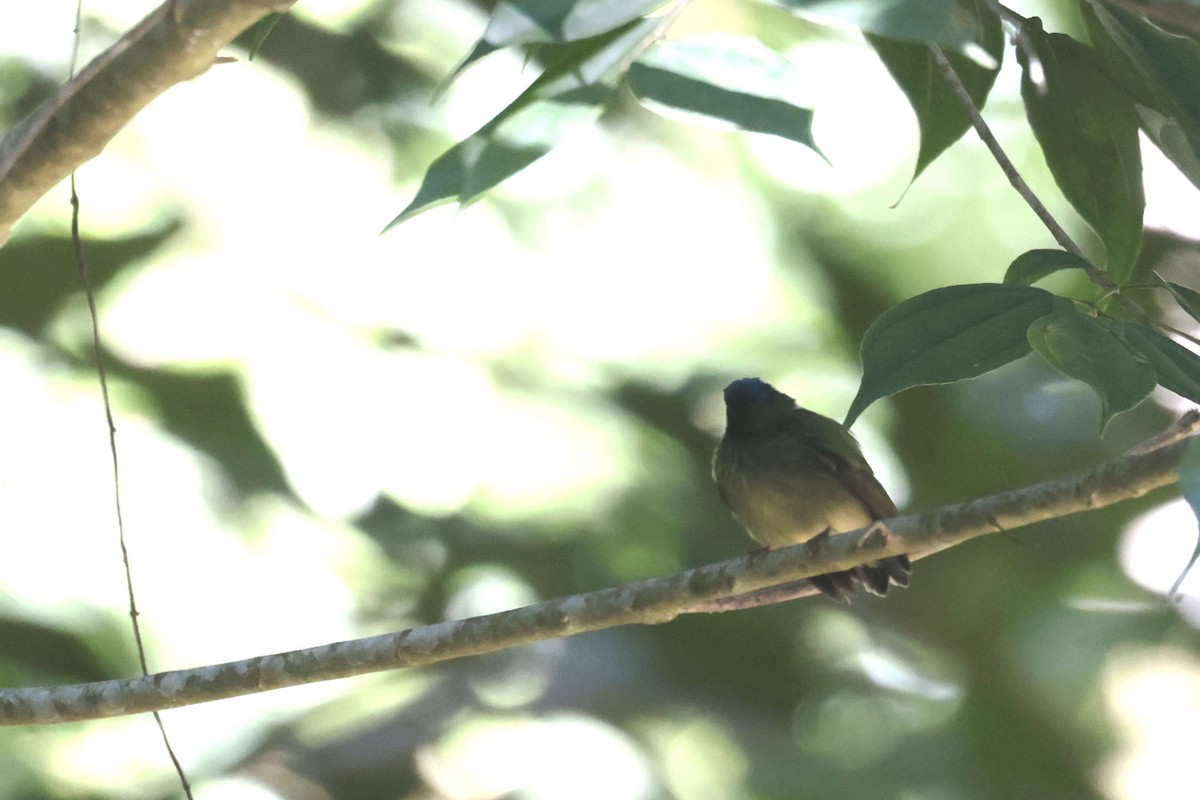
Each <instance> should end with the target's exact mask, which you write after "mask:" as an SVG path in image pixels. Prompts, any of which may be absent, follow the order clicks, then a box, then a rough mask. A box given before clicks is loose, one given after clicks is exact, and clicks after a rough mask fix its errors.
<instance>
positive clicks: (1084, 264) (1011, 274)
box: [1004, 250, 1092, 286]
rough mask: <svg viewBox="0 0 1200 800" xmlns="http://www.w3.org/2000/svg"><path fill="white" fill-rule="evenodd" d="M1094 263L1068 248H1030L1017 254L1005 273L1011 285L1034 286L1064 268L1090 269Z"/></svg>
mask: <svg viewBox="0 0 1200 800" xmlns="http://www.w3.org/2000/svg"><path fill="white" fill-rule="evenodd" d="M1091 266H1092V265H1091V264H1090V263H1088V261H1087V259H1083V258H1080V257H1079V256H1077V255H1075V254H1074V253H1068V252H1067V251H1066V250H1030V251H1028V252H1025V253H1021V255H1019V256H1017V257H1016V258H1015V259H1014V260H1013V262H1012V263H1011V264H1009V265H1008V271H1007V272H1005V273H1004V282H1005V283H1006V284H1008V285H1010V286H1013V285H1021V286H1032V285H1033V284H1035V283H1037V282H1038V281H1040V280H1041V279H1042V278H1044V277H1046V276H1047V275H1053V274H1054V273H1055V272H1059V271H1061V270H1064V269H1088V268H1089V267H1091Z"/></svg>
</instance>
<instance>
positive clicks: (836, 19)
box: [764, 0, 973, 49]
mask: <svg viewBox="0 0 1200 800" xmlns="http://www.w3.org/2000/svg"><path fill="white" fill-rule="evenodd" d="M764 1H765V2H768V3H770V4H771V5H776V6H779V7H781V8H784V9H787V10H788V11H790V12H791V13H793V14H796V15H798V16H802V17H806V18H808V19H812V20H814V21H815V22H820V23H832V24H835V25H849V26H852V27H855V28H858V29H859V30H861V31H863V32H864V33H876V34H879V35H880V36H887V37H889V38H892V39H910V40H912V41H918V42H938V43H939V44H944V45H949V46H950V47H953V48H956V49H957V48H959V47H962V46H963V45H966V44H967V43H969V42H971V41H972V38H971V36H972V33H973V31H972V29H971V24H970V21H968V20H964V19H963V18H962V16H961V14H960V13H959V12H958V11H957V10H956V9H955V0H764Z"/></svg>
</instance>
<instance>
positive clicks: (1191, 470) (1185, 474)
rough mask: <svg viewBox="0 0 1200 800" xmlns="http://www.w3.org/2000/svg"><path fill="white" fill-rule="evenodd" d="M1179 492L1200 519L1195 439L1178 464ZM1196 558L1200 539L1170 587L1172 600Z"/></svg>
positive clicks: (1199, 447)
mask: <svg viewBox="0 0 1200 800" xmlns="http://www.w3.org/2000/svg"><path fill="white" fill-rule="evenodd" d="M1179 492H1180V494H1182V495H1183V499H1184V500H1186V501H1187V504H1188V505H1189V506H1191V508H1192V513H1193V514H1194V515H1196V517H1197V518H1198V519H1200V445H1197V444H1196V440H1195V439H1191V440H1189V441H1188V443H1187V450H1186V452H1184V454H1183V458H1182V459H1181V460H1180V462H1179ZM1197 558H1200V539H1198V540H1197V541H1196V547H1195V548H1194V549H1193V550H1192V557H1191V559H1190V560H1189V561H1188V563H1187V566H1185V567H1184V568H1183V571H1182V572H1180V573H1179V577H1178V578H1176V579H1175V584H1174V585H1173V586H1171V591H1170V592H1169V594H1170V596H1171V598H1172V599H1176V597H1177V595H1178V593H1179V587H1180V586H1181V585H1182V584H1183V579H1184V578H1186V577H1187V574H1188V572H1190V571H1191V569H1192V566H1193V565H1195V563H1196V559H1197Z"/></svg>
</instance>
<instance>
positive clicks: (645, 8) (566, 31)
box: [443, 0, 666, 86]
mask: <svg viewBox="0 0 1200 800" xmlns="http://www.w3.org/2000/svg"><path fill="white" fill-rule="evenodd" d="M665 2H666V0H575V2H546V0H501V2H499V3H497V4H496V7H495V8H494V9H493V10H492V16H491V17H490V18H489V19H488V24H487V28H486V29H485V30H484V32H483V36H482V37H481V38H480V40H479V41H478V42H476V43H475V47H474V49H472V50H471V53H470V55H468V56H467V57H466V58H465V59H463V62H462V63H461V64H459V65H458V66H457V67H455V68H454V71H453V72H451V73H450V77H448V78H447V79H446V81H445V83H444V84H443V86H447V85H449V84H451V83H453V82H454V80H455V79H456V78H457V77H458V76H459V75H461V74H462V73H463V70H465V69H466V68H467V67H469V66H471V65H472V64H474V63H475V62H476V61H478V60H479V59H481V58H483V57H484V56H486V55H489V54H491V53H494V52H496V51H497V50H501V49H503V48H505V47H515V46H519V45H528V44H549V43H553V42H558V43H563V42H577V41H581V40H583V39H590V38H592V37H593V36H599V35H600V34H602V33H607V32H609V31H612V30H616V29H617V28H620V27H621V26H623V25H626V24H628V23H630V22H632V21H634V20H635V19H638V18H639V17H644V16H645V15H646V14H649V13H650V12H651V11H653V10H654V9H656V8H658V7H659V6H661V5H663V3H665Z"/></svg>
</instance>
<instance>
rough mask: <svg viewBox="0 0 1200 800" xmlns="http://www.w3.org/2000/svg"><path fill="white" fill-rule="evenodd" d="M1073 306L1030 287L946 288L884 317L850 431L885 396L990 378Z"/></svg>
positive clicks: (868, 355) (866, 361)
mask: <svg viewBox="0 0 1200 800" xmlns="http://www.w3.org/2000/svg"><path fill="white" fill-rule="evenodd" d="M1070 308H1072V305H1071V301H1070V300H1066V299H1064V298H1061V297H1056V296H1055V295H1052V294H1050V293H1049V292H1045V291H1042V290H1041V289H1035V288H1033V287H1031V286H1004V285H1001V284H999V283H976V284H968V285H965V286H947V287H944V288H941V289H934V290H933V291H931V292H926V293H925V294H921V295H917V296H916V297H913V298H911V299H909V300H905V301H904V302H903V303H901V304H900V305H898V306H895V307H894V308H891V309H889V310H887V311H885V312H884V313H883V314H881V315H880V316H879V318H878V319H876V320H875V321H874V322H873V323H871V327H869V328H867V332H866V333H865V334H863V341H862V364H863V378H862V384H861V385H860V386H859V388H858V394H857V395H856V396H855V398H854V402H853V403H851V404H850V410H849V411H848V412H847V414H846V422H845V424H846V425H847V426H850V425H852V424H853V423H854V420H856V419H858V417H859V415H860V414H862V412H863V411H864V410H866V408H867V407H868V406H869V405H871V403H874V402H875V401H876V400H878V399H880V398H881V397H886V396H888V395H891V394H896V393H897V392H901V391H903V390H905V389H909V388H911V387H913V386H925V385H928V384H935V383H953V382H955V381H961V380H965V379H967V378H974V377H977V376H979V375H983V374H984V373H986V372H991V371H992V370H994V369H996V368H997V367H1002V366H1004V365H1005V364H1007V363H1009V362H1010V361H1015V360H1016V359H1018V358H1021V357H1022V356H1025V355H1028V354H1029V352H1030V346H1029V341H1028V339H1027V338H1026V335H1025V331H1026V329H1027V328H1028V327H1029V325H1030V323H1032V322H1033V321H1034V320H1037V319H1040V318H1041V317H1044V316H1046V315H1047V314H1049V313H1051V312H1053V311H1057V310H1060V309H1070Z"/></svg>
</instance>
